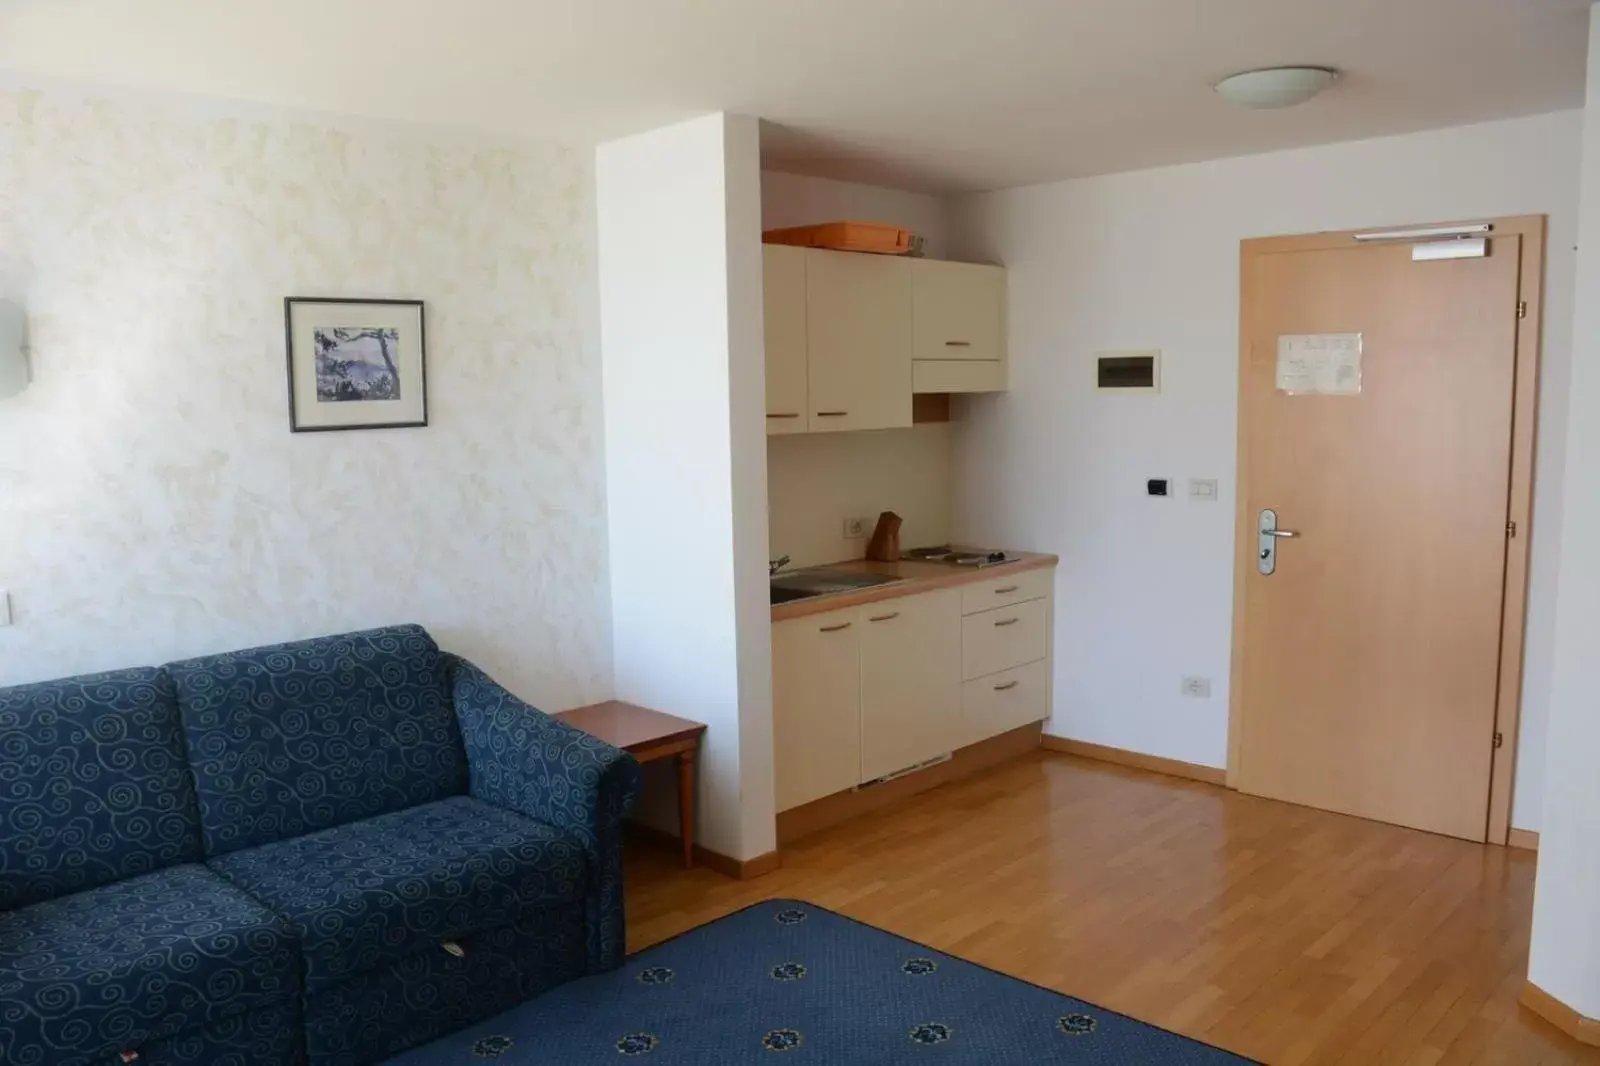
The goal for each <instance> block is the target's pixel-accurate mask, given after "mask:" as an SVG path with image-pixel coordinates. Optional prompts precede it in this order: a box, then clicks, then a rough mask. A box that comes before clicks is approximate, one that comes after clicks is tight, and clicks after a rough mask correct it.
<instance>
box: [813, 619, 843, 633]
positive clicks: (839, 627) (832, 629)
mask: <svg viewBox="0 0 1600 1066" xmlns="http://www.w3.org/2000/svg"><path fill="white" fill-rule="evenodd" d="M849 628H850V623H849V622H844V623H841V624H840V625H836V626H823V627H822V628H821V629H819V630H817V632H818V633H840V632H843V631H844V630H846V629H849Z"/></svg>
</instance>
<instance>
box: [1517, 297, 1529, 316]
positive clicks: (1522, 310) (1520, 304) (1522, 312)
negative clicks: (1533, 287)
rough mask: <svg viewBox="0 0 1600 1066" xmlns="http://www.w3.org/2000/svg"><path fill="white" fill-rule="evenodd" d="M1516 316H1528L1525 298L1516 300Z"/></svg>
mask: <svg viewBox="0 0 1600 1066" xmlns="http://www.w3.org/2000/svg"><path fill="white" fill-rule="evenodd" d="M1517 317H1518V318H1527V317H1528V301H1527V300H1518V301H1517Z"/></svg>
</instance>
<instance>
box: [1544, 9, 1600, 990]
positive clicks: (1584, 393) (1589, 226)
mask: <svg viewBox="0 0 1600 1066" xmlns="http://www.w3.org/2000/svg"><path fill="white" fill-rule="evenodd" d="M1594 11H1595V15H1593V16H1591V18H1592V25H1591V27H1590V33H1589V101H1588V109H1587V110H1586V111H1585V113H1584V132H1583V177H1582V198H1583V200H1582V208H1581V210H1580V221H1579V233H1578V292H1579V293H1580V295H1579V298H1578V303H1577V313H1576V315H1575V316H1574V318H1573V331H1572V386H1571V390H1570V393H1569V399H1570V403H1571V409H1570V417H1569V418H1568V421H1567V471H1566V483H1565V485H1563V486H1559V487H1557V486H1552V487H1551V488H1552V490H1553V491H1561V492H1563V494H1564V499H1565V510H1564V523H1563V526H1562V535H1561V562H1560V568H1559V574H1560V577H1559V589H1560V591H1559V592H1558V594H1557V601H1556V638H1555V669H1554V674H1553V677H1552V679H1551V686H1550V725H1549V744H1548V746H1547V748H1546V750H1547V753H1548V754H1547V756H1546V761H1545V785H1544V821H1543V824H1542V825H1541V826H1540V830H1539V873H1538V883H1537V885H1536V887H1535V889H1534V900H1533V945H1532V950H1531V953H1530V956H1529V961H1528V979H1529V980H1530V981H1532V982H1533V983H1534V984H1535V985H1537V986H1539V988H1541V989H1543V990H1544V991H1545V992H1547V993H1549V994H1550V995H1552V996H1554V997H1555V998H1556V999H1558V1000H1560V1001H1561V1002H1563V1003H1565V1004H1566V1005H1567V1006H1568V1007H1570V1008H1572V1009H1573V1010H1575V1011H1577V1012H1578V1014H1580V1015H1582V1016H1583V1017H1585V1018H1589V1019H1600V697H1597V696H1596V695H1595V686H1594V678H1593V676H1592V675H1591V674H1590V673H1589V669H1590V667H1591V666H1592V665H1593V663H1594V655H1595V649H1596V648H1600V477H1596V475H1595V470H1596V468H1597V467H1600V300H1597V299H1596V294H1597V292H1600V6H1597V7H1596V8H1595V9H1594Z"/></svg>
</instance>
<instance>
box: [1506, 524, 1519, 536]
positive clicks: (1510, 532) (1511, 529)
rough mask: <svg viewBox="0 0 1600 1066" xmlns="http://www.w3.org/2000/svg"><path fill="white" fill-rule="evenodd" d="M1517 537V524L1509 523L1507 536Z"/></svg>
mask: <svg viewBox="0 0 1600 1066" xmlns="http://www.w3.org/2000/svg"><path fill="white" fill-rule="evenodd" d="M1516 535H1517V523H1516V522H1515V521H1511V522H1507V523H1506V536H1508V537H1514V536H1516Z"/></svg>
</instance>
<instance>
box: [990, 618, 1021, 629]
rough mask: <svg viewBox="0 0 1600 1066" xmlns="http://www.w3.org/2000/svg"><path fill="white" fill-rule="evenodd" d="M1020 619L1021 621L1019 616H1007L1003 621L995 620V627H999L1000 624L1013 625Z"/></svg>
mask: <svg viewBox="0 0 1600 1066" xmlns="http://www.w3.org/2000/svg"><path fill="white" fill-rule="evenodd" d="M1020 621H1022V619H1020V618H1007V619H1004V620H1003V621H999V622H996V623H995V628H999V627H1000V626H1014V625H1016V624H1017V623H1018V622H1020Z"/></svg>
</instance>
